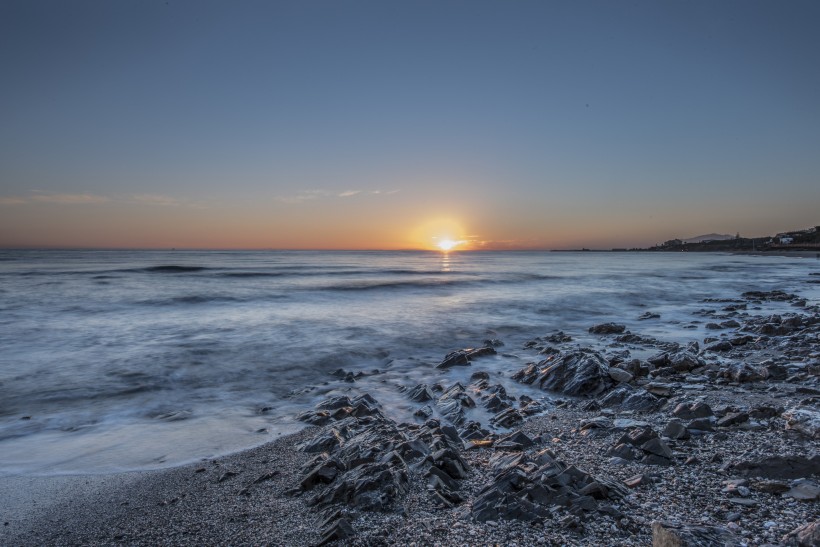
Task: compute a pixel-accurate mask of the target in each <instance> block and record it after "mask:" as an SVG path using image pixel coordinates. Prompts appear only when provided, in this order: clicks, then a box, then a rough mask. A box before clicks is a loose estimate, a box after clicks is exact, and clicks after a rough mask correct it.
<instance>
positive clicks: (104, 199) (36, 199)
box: [0, 190, 205, 209]
mask: <svg viewBox="0 0 820 547" xmlns="http://www.w3.org/2000/svg"><path fill="white" fill-rule="evenodd" d="M35 203H50V204H56V205H99V204H103V203H130V204H135V203H136V204H143V205H153V206H158V207H190V208H197V209H204V208H205V205H203V204H202V203H200V202H197V201H191V200H186V199H181V198H175V197H171V196H164V195H161V194H137V195H132V196H113V197H111V196H101V195H98V194H49V193H46V192H42V191H40V190H32V191H31V195H29V196H0V206H4V205H7V206H12V205H26V204H35Z"/></svg>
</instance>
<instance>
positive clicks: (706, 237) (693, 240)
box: [683, 234, 735, 243]
mask: <svg viewBox="0 0 820 547" xmlns="http://www.w3.org/2000/svg"><path fill="white" fill-rule="evenodd" d="M734 237H735V236H731V235H728V234H704V235H702V236H696V237H690V238H689V239H684V240H683V242H684V243H701V242H703V241H723V240H724V239H733V238H734Z"/></svg>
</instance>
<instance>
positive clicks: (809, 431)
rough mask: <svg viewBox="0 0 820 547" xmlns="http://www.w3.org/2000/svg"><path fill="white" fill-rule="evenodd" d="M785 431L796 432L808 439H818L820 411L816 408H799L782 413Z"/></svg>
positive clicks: (819, 433) (819, 436) (819, 435)
mask: <svg viewBox="0 0 820 547" xmlns="http://www.w3.org/2000/svg"><path fill="white" fill-rule="evenodd" d="M783 418H785V419H786V429H788V430H790V431H797V432H798V433H800V434H801V435H804V436H806V437H808V438H809V439H820V411H818V410H817V409H816V408H809V407H805V406H799V407H795V408H791V409H789V410H787V411H786V412H784V413H783Z"/></svg>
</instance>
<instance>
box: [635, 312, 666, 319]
mask: <svg viewBox="0 0 820 547" xmlns="http://www.w3.org/2000/svg"><path fill="white" fill-rule="evenodd" d="M660 318H661V314H659V313H654V312H651V311H648V312H645V313H642V314H641V315H640V317H638V321H646V320H647V319H660Z"/></svg>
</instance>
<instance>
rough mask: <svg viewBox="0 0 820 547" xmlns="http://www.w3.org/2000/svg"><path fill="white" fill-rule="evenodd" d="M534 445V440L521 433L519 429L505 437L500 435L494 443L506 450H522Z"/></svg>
mask: <svg viewBox="0 0 820 547" xmlns="http://www.w3.org/2000/svg"><path fill="white" fill-rule="evenodd" d="M534 445H535V442H534V441H533V440H532V439H531V438H530V437H529V435H527V434H526V433H522V432H521V431H516V432H515V433H511V434H510V435H507V436H506V437H502V438H501V439H498V441H496V443H495V447H496V448H500V449H507V450H524V449H527V448H530V447H532V446H534Z"/></svg>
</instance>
